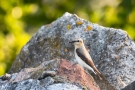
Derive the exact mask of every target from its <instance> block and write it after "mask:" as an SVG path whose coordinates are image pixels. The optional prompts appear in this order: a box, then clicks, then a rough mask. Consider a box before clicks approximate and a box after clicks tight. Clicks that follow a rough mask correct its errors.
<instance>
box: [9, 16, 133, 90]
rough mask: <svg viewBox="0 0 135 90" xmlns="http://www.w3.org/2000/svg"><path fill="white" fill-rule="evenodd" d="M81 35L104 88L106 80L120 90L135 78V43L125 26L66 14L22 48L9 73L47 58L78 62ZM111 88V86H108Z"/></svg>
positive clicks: (44, 27)
mask: <svg viewBox="0 0 135 90" xmlns="http://www.w3.org/2000/svg"><path fill="white" fill-rule="evenodd" d="M76 37H81V38H82V39H83V40H84V42H85V46H86V47H87V48H88V51H89V53H90V54H91V57H92V59H93V61H94V63H95V65H96V67H97V68H98V69H99V71H100V72H101V73H102V75H103V77H104V78H105V81H103V82H102V83H100V82H101V81H100V80H98V79H95V80H96V82H98V84H99V86H100V88H102V87H106V84H104V82H107V83H108V84H109V85H111V86H112V90H114V89H115V90H120V89H122V88H124V87H126V86H128V85H129V84H130V83H132V82H133V81H135V43H134V42H133V40H132V39H131V38H130V37H129V36H128V35H127V33H126V32H125V31H123V30H121V29H114V28H106V27H102V26H99V25H97V24H93V23H91V22H88V21H86V20H83V19H81V18H79V17H77V16H76V15H74V14H69V13H65V14H64V15H63V16H62V17H60V18H59V19H57V20H56V21H54V22H52V23H51V24H49V25H45V26H42V27H41V28H40V29H39V30H38V31H37V33H36V34H35V35H34V36H33V37H32V38H31V40H30V41H29V42H28V43H27V44H26V45H25V46H24V47H23V48H22V50H21V52H20V54H19V55H18V56H17V58H16V60H15V61H14V63H13V65H12V67H11V69H10V71H9V73H16V72H20V71H21V70H22V69H24V68H33V67H37V66H39V65H40V64H41V63H43V62H44V61H46V60H52V59H54V58H64V59H67V60H70V61H73V62H75V60H74V54H73V49H74V47H73V45H71V44H69V43H68V42H69V41H71V40H72V39H73V38H76ZM104 90H110V89H104Z"/></svg>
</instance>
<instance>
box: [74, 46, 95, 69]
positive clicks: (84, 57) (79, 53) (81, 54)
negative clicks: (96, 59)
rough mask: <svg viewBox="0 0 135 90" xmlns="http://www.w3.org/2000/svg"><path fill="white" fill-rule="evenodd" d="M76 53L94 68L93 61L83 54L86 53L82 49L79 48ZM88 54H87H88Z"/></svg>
mask: <svg viewBox="0 0 135 90" xmlns="http://www.w3.org/2000/svg"><path fill="white" fill-rule="evenodd" d="M76 53H77V55H78V56H79V57H80V58H81V59H82V60H83V61H84V62H85V63H87V64H88V65H90V66H91V67H93V65H94V63H93V61H92V60H90V58H88V56H86V55H85V54H83V53H84V52H83V51H82V49H79V48H77V49H76ZM86 53H87V52H86Z"/></svg>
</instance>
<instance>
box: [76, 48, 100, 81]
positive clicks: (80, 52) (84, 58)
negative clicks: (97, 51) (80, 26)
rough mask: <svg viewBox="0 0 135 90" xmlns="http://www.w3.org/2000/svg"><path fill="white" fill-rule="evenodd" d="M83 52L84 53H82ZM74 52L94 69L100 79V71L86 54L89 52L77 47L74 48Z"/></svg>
mask: <svg viewBox="0 0 135 90" xmlns="http://www.w3.org/2000/svg"><path fill="white" fill-rule="evenodd" d="M84 52H85V53H86V54H83V53H84ZM76 53H77V55H78V56H79V57H80V58H81V59H82V60H83V61H84V62H85V63H86V64H88V65H89V66H91V67H92V68H93V69H94V71H95V72H96V73H97V75H98V76H99V78H100V79H101V80H102V78H101V76H100V75H101V73H100V72H99V71H98V69H97V68H96V66H95V65H94V62H93V61H92V59H91V58H90V57H89V56H87V55H88V54H89V53H88V52H87V51H82V49H79V48H78V49H76Z"/></svg>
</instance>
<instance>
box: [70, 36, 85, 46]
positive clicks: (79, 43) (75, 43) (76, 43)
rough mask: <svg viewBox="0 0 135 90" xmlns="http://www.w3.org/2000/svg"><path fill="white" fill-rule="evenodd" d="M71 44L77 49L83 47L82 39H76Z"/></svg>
mask: <svg viewBox="0 0 135 90" xmlns="http://www.w3.org/2000/svg"><path fill="white" fill-rule="evenodd" d="M69 43H73V44H74V46H75V48H79V47H81V46H83V40H82V39H81V38H75V39H74V40H73V41H71V42H69Z"/></svg>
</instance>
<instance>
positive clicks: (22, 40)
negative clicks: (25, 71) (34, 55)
mask: <svg viewBox="0 0 135 90" xmlns="http://www.w3.org/2000/svg"><path fill="white" fill-rule="evenodd" d="M65 12H70V13H75V14H77V15H78V16H79V17H81V18H84V19H86V20H89V21H90V22H94V23H98V24H100V25H103V26H107V27H114V28H121V29H124V30H126V31H127V32H128V34H129V35H130V36H131V37H132V38H133V39H134V40H135V31H134V30H135V0H83V1H82V0H0V75H3V74H4V73H6V72H7V71H8V70H9V68H10V66H11V64H12V62H13V60H14V59H15V57H16V55H17V54H18V53H19V51H20V49H21V48H22V47H23V45H25V44H26V42H27V41H28V40H29V39H30V37H31V36H32V34H33V33H35V32H36V31H37V30H38V28H40V26H42V25H43V24H48V23H51V22H52V21H54V20H56V19H57V18H58V17H60V16H62V15H63V14H64V13H65Z"/></svg>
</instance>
